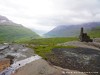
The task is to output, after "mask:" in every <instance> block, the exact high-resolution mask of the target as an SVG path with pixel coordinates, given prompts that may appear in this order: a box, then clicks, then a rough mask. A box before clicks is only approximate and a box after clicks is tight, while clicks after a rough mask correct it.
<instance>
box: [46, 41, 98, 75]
mask: <svg viewBox="0 0 100 75" xmlns="http://www.w3.org/2000/svg"><path fill="white" fill-rule="evenodd" d="M58 45H62V46H75V47H76V48H54V49H52V53H51V54H49V55H48V58H49V61H50V62H51V63H52V64H54V65H56V66H60V67H63V68H68V69H70V70H77V71H81V72H84V73H86V72H87V74H88V75H100V43H99V41H98V42H88V43H87V42H79V41H72V42H66V43H62V44H58ZM80 75H81V74H80Z"/></svg>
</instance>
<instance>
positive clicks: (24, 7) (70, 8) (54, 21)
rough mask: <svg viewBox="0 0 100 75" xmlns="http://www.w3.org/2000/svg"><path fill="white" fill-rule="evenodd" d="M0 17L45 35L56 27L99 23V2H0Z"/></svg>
mask: <svg viewBox="0 0 100 75" xmlns="http://www.w3.org/2000/svg"><path fill="white" fill-rule="evenodd" d="M0 15H3V16H6V17H8V18H9V19H10V20H12V21H13V22H16V23H19V24H23V25H24V26H26V27H28V28H31V29H35V30H36V31H38V32H41V33H45V32H48V31H50V30H51V29H52V28H54V27H56V26H58V25H69V24H78V23H84V22H92V21H100V0H0Z"/></svg>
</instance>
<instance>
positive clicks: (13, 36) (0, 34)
mask: <svg viewBox="0 0 100 75" xmlns="http://www.w3.org/2000/svg"><path fill="white" fill-rule="evenodd" d="M39 37H40V36H39V35H37V34H36V33H35V32H33V31H31V30H30V29H28V28H25V27H24V26H22V25H20V24H16V23H13V22H12V21H10V20H9V19H7V18H6V17H4V16H0V41H16V40H20V39H34V38H39Z"/></svg>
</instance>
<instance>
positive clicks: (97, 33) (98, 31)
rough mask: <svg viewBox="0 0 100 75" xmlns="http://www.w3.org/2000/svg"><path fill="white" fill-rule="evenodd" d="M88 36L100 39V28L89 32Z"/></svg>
mask: <svg viewBox="0 0 100 75" xmlns="http://www.w3.org/2000/svg"><path fill="white" fill-rule="evenodd" d="M89 35H90V37H91V38H100V27H96V28H93V29H92V30H91V31H89Z"/></svg>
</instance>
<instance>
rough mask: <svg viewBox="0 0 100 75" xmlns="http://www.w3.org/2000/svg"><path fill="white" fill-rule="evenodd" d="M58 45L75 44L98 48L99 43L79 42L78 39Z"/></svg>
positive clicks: (99, 47)
mask: <svg viewBox="0 0 100 75" xmlns="http://www.w3.org/2000/svg"><path fill="white" fill-rule="evenodd" d="M58 45H63V46H67V45H70V46H76V47H83V48H91V49H95V50H100V43H98V42H88V43H87V42H79V41H71V42H66V43H62V44H58Z"/></svg>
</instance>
